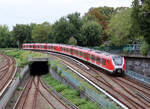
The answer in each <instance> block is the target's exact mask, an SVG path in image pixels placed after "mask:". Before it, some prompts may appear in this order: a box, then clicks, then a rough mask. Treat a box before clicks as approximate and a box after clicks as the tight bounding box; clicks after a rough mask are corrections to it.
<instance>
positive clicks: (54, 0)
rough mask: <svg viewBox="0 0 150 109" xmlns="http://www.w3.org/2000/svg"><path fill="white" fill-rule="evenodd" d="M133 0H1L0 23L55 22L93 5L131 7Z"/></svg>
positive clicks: (85, 10)
mask: <svg viewBox="0 0 150 109" xmlns="http://www.w3.org/2000/svg"><path fill="white" fill-rule="evenodd" d="M131 3H132V0H0V25H3V24H7V25H8V26H9V28H10V29H12V26H14V25H15V24H30V23H31V22H33V23H42V22H44V21H48V22H50V23H54V22H55V21H56V20H58V19H59V18H60V17H62V16H66V15H67V14H70V13H74V12H79V13H81V15H84V13H85V12H87V11H88V9H89V8H91V7H99V6H110V7H120V6H125V7H130V6H131Z"/></svg>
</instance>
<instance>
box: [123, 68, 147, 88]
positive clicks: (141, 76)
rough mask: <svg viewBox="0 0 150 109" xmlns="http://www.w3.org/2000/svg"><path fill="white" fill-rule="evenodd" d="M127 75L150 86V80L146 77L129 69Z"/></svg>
mask: <svg viewBox="0 0 150 109" xmlns="http://www.w3.org/2000/svg"><path fill="white" fill-rule="evenodd" d="M125 74H126V75H128V76H130V77H132V78H134V79H137V80H139V81H142V82H145V83H147V84H149V85H150V78H148V77H145V76H144V75H141V74H138V73H136V72H133V71H131V70H128V69H127V70H126V72H125Z"/></svg>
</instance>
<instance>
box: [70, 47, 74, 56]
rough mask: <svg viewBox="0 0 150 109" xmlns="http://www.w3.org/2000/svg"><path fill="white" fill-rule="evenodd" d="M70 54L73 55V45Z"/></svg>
mask: <svg viewBox="0 0 150 109" xmlns="http://www.w3.org/2000/svg"><path fill="white" fill-rule="evenodd" d="M70 54H71V55H73V47H70Z"/></svg>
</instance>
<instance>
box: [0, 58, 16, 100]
mask: <svg viewBox="0 0 150 109" xmlns="http://www.w3.org/2000/svg"><path fill="white" fill-rule="evenodd" d="M14 71H15V60H14V59H13V58H11V57H8V56H6V55H0V97H1V96H2V94H3V92H4V91H5V90H6V89H7V86H8V85H9V84H10V82H11V80H12V78H13V76H14V75H15V74H14Z"/></svg>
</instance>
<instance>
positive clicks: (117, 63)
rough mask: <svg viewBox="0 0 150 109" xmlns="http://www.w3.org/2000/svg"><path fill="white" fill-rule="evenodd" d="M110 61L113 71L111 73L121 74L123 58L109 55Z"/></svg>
mask: <svg viewBox="0 0 150 109" xmlns="http://www.w3.org/2000/svg"><path fill="white" fill-rule="evenodd" d="M111 57H112V62H113V64H114V71H113V73H118V74H123V73H124V71H125V60H124V58H123V57H121V56H117V55H116V56H115V55H113V56H111Z"/></svg>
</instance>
